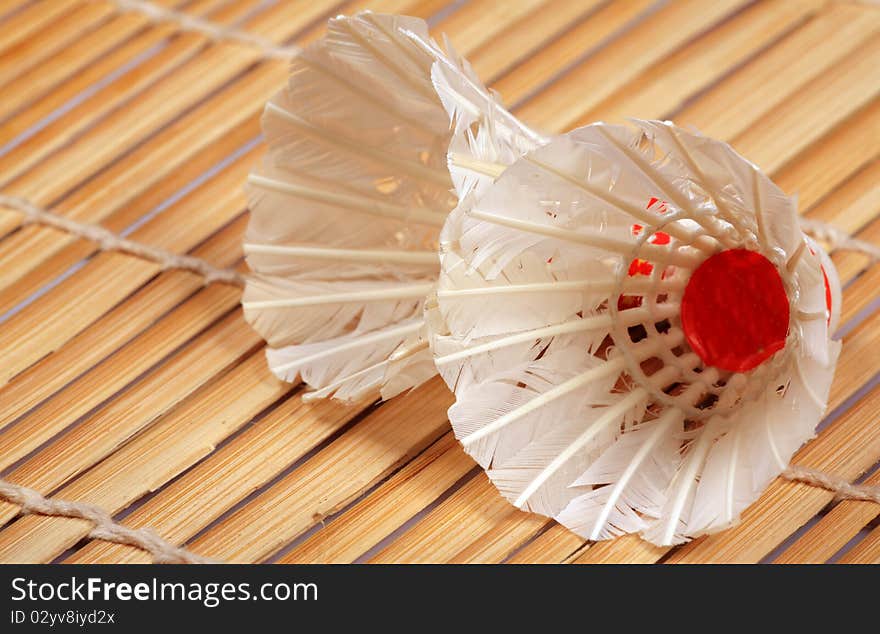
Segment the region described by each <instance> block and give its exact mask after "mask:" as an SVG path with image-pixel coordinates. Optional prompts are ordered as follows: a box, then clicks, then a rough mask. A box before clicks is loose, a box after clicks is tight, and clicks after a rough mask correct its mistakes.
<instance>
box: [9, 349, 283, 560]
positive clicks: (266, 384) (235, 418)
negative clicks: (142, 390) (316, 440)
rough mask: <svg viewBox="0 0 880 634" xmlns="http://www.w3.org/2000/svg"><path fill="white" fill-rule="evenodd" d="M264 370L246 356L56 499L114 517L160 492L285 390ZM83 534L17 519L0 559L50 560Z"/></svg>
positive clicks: (65, 523)
mask: <svg viewBox="0 0 880 634" xmlns="http://www.w3.org/2000/svg"><path fill="white" fill-rule="evenodd" d="M264 366H265V359H264V358H263V354H262V353H261V352H258V353H256V354H254V355H252V356H250V357H249V358H248V359H247V360H246V361H245V362H243V363H241V364H240V365H238V366H236V367H235V368H233V369H232V370H230V371H229V372H228V373H227V374H224V375H223V376H222V377H220V379H219V380H218V381H215V382H214V383H212V384H210V385H209V386H207V387H206V389H204V390H203V391H202V392H200V393H199V394H198V395H197V397H196V398H192V399H189V400H187V401H186V402H185V403H183V405H182V406H181V407H179V408H177V409H176V410H174V411H173V412H172V413H171V414H170V415H169V416H166V417H165V418H163V419H162V420H161V421H159V423H158V424H157V425H153V426H152V427H150V428H149V429H148V430H147V431H146V433H144V434H142V435H140V436H138V437H137V438H135V439H134V440H133V441H132V442H129V443H128V444H126V445H124V446H123V447H122V448H121V449H120V450H119V451H116V452H115V453H113V455H112V456H110V457H109V458H108V459H107V460H104V461H102V462H101V463H100V465H98V466H96V467H95V468H93V469H91V470H90V471H89V472H88V473H87V474H85V475H84V476H83V477H80V478H78V479H77V480H75V481H74V482H72V483H71V484H69V485H68V486H66V487H62V488H61V489H60V490H59V491H58V495H59V496H62V497H66V498H70V499H78V500H83V501H89V502H92V503H95V504H97V505H99V506H102V507H103V508H105V509H108V510H109V511H110V512H111V513H117V512H119V511H120V510H122V509H123V508H125V507H127V506H128V505H129V504H131V503H132V502H134V501H135V500H137V499H139V498H141V497H142V496H144V495H146V494H147V493H149V492H150V491H152V490H154V489H156V488H158V487H160V486H162V484H164V483H165V482H167V481H169V480H170V479H171V478H173V477H175V476H176V475H178V474H179V473H181V472H182V471H184V470H185V469H187V468H188V467H190V466H192V465H193V464H194V463H196V462H198V461H199V460H201V459H202V458H203V457H205V456H206V455H208V454H210V453H211V452H212V451H213V450H214V447H216V446H217V444H218V443H220V442H222V441H223V440H224V439H225V438H227V437H228V436H229V435H230V434H233V433H235V431H236V430H238V429H240V428H241V427H242V426H243V425H245V424H246V423H247V422H248V421H250V420H251V419H252V418H253V417H254V416H256V415H257V414H258V413H259V412H260V411H261V410H263V409H264V408H266V407H268V406H269V405H271V404H272V403H274V402H275V401H277V400H278V399H279V398H281V397H282V396H284V395H285V394H286V393H288V392H289V391H290V390H291V386H290V385H287V384H283V383H280V382H279V381H277V380H275V379H274V378H273V377H270V376H267V375H266V372H265V371H264ZM88 530H89V527H88V526H87V523H84V522H81V521H71V520H69V519H65V518H47V517H38V516H33V515H29V516H26V517H23V518H21V519H19V520H18V521H16V522H14V523H12V524H10V525H9V526H8V527H7V528H6V529H5V530H3V532H2V533H0V560H2V561H51V560H52V559H53V558H55V557H57V556H58V555H59V554H61V553H62V552H63V551H64V550H65V549H67V548H68V547H70V546H72V545H73V544H75V543H76V542H77V541H78V540H80V539H81V538H82V537H84V536H85V535H86V534H87V533H88Z"/></svg>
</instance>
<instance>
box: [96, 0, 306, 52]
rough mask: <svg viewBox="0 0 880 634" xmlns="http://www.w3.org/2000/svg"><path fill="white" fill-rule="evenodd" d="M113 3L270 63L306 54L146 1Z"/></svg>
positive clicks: (296, 47)
mask: <svg viewBox="0 0 880 634" xmlns="http://www.w3.org/2000/svg"><path fill="white" fill-rule="evenodd" d="M111 2H112V3H113V4H114V5H116V8H117V9H118V10H119V11H122V12H133V13H139V14H140V15H142V16H144V17H146V18H148V19H149V20H150V21H152V22H171V23H173V24H175V25H177V26H178V27H179V28H180V30H182V31H190V32H194V33H200V34H202V35H205V36H207V37H208V38H210V39H211V40H214V41H225V42H233V43H235V44H242V45H244V46H249V47H251V48H254V49H256V50H257V51H259V52H260V54H262V56H263V57H264V58H266V59H290V58H291V57H293V56H294V55H296V54H297V53H299V52H301V51H302V49H301V48H299V47H298V46H278V45H277V44H275V43H274V42H272V41H270V40H267V39H266V38H263V37H260V36H259V35H254V34H253V33H248V32H247V31H242V30H240V29H236V28H234V27H228V26H224V25H222V24H217V23H216V22H210V21H208V20H203V19H201V18H197V17H195V16H192V15H189V14H188V13H184V12H183V11H175V10H173V9H166V8H165V7H160V6H158V5H156V4H153V3H152V2H143V1H142V0H111Z"/></svg>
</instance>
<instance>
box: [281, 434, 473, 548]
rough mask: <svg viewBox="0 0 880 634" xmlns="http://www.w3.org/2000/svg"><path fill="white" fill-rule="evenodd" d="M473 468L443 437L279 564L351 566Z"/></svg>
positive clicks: (449, 438)
mask: <svg viewBox="0 0 880 634" xmlns="http://www.w3.org/2000/svg"><path fill="white" fill-rule="evenodd" d="M473 469H474V462H473V460H471V459H470V458H469V457H468V456H467V455H465V453H464V452H463V451H461V449H460V448H459V447H458V444H457V443H456V442H455V438H454V437H453V436H452V434H450V433H447V434H446V435H444V436H443V437H442V438H441V439H440V440H438V441H437V442H435V443H434V444H433V445H431V446H430V447H429V448H428V449H426V450H425V451H424V452H423V453H421V454H420V455H419V456H418V457H417V458H415V459H414V460H412V461H411V462H410V463H409V464H407V465H406V466H405V467H404V468H403V469H401V470H400V471H398V472H397V473H395V474H394V476H392V477H391V478H389V479H388V480H387V481H386V482H384V483H383V484H382V485H381V486H380V487H379V488H377V489H376V491H374V492H373V493H371V494H370V495H369V496H367V497H366V498H364V499H363V500H361V501H359V502H358V503H357V504H355V505H353V506H352V507H351V508H350V509H347V510H346V511H345V512H344V513H342V514H341V515H340V516H339V517H337V518H335V519H333V520H332V521H331V522H330V524H329V525H327V526H325V527H323V528H322V529H321V530H319V531H317V532H315V533H314V534H313V535H312V536H310V537H309V538H308V539H307V540H305V541H303V543H301V544H299V545H298V546H296V547H295V548H293V549H292V550H291V551H290V552H288V553H286V554H285V555H284V556H283V557H281V558H280V559H279V563H291V564H292V563H309V562H325V563H349V562H352V561H355V560H356V559H357V558H358V557H360V556H361V555H363V554H364V553H365V552H366V550H367V549H369V548H372V547H373V546H375V545H376V544H378V543H379V542H380V541H382V539H384V538H385V537H386V536H387V535H390V534H392V533H393V532H394V531H396V530H398V529H399V528H400V527H401V526H402V525H403V524H404V523H405V522H406V521H407V520H409V519H410V518H412V517H414V516H415V515H416V514H418V513H420V512H421V511H422V510H423V509H425V508H426V507H427V506H428V504H430V503H431V502H432V501H434V500H436V499H437V498H438V497H439V496H440V495H442V494H443V493H444V492H445V491H446V490H447V489H449V488H450V487H451V486H452V485H453V484H455V483H456V482H457V481H458V480H460V479H462V478H464V477H465V476H466V475H467V474H468V473H469V472H471V471H472V470H473ZM365 546H366V548H365Z"/></svg>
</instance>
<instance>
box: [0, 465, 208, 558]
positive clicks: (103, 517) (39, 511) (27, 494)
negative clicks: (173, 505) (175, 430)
mask: <svg viewBox="0 0 880 634" xmlns="http://www.w3.org/2000/svg"><path fill="white" fill-rule="evenodd" d="M0 498H2V499H4V500H5V501H7V502H9V503H11V504H15V505H17V506H18V507H20V508H21V512H22V513H23V514H32V515H48V516H53V517H67V518H71V519H80V520H86V521H87V522H91V523H92V524H94V528H92V530H91V531H90V532H89V537H91V538H92V539H102V540H104V541H107V542H113V543H115V544H125V545H127V546H134V547H135V548H140V549H141V550H144V551H146V552H148V553H150V555H152V557H153V561H154V562H155V563H157V564H209V563H218V562H215V561H213V560H211V559H208V558H207V557H202V556H201V555H197V554H195V553H192V552H190V551H188V550H186V549H185V548H180V547H178V546H175V545H174V544H172V543H170V542H167V541H165V540H164V539H162V538H161V537H159V535H158V534H157V533H156V532H155V531H153V530H152V529H149V528H137V529H135V528H129V527H128V526H125V525H123V524H120V523H119V522H116V521H114V520H113V518H112V517H111V516H110V514H109V513H107V511H105V510H104V509H102V508H100V507H98V506H95V505H94V504H86V503H85V502H71V501H68V500H56V499H50V498H47V497H44V496H43V495H41V494H40V492H39V491H35V490H34V489H29V488H27V487H23V486H21V485H18V484H13V483H11V482H7V481H6V480H0Z"/></svg>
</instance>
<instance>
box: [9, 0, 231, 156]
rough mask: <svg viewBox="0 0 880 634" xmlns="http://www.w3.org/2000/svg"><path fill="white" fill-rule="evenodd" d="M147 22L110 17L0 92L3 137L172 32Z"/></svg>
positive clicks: (209, 0) (206, 5)
mask: <svg viewBox="0 0 880 634" xmlns="http://www.w3.org/2000/svg"><path fill="white" fill-rule="evenodd" d="M183 3H184V2H183V0H180V1H177V2H167V1H166V2H163V3H161V4H163V5H166V6H168V7H169V8H176V7H178V6H179V5H182V4H183ZM217 6H218V4H217V2H213V0H200V1H197V2H195V3H193V4H191V5H189V8H188V11H189V12H191V13H192V14H193V15H199V13H204V12H205V11H206V10H208V9H211V8H216V7H217ZM148 25H151V22H150V21H149V20H148V19H147V18H145V17H144V16H142V15H139V14H135V13H126V14H123V15H119V16H115V17H113V18H112V19H111V20H108V21H107V22H106V23H105V24H103V25H101V26H100V27H98V28H96V29H94V30H93V31H90V32H88V33H83V34H82V36H81V37H80V38H79V39H78V40H77V41H76V42H74V43H72V44H71V45H70V46H68V47H66V48H65V49H64V54H63V55H58V56H55V57H52V58H50V59H47V60H45V61H44V62H43V63H42V64H40V65H39V66H38V67H36V68H33V69H31V70H30V71H28V72H25V73H22V74H21V76H19V77H17V78H16V79H15V80H14V81H12V82H10V83H9V84H7V86H6V89H5V90H4V91H3V95H2V96H0V104H2V106H0V113H2V117H3V118H4V119H5V121H3V123H2V124H0V133H2V138H4V139H13V138H15V137H17V136H18V135H19V134H21V133H23V132H24V131H26V130H27V129H28V128H30V127H31V126H33V125H35V124H37V123H38V122H39V121H40V120H42V119H43V118H44V117H46V116H47V115H49V114H50V113H52V112H53V111H54V110H56V109H57V108H59V107H61V106H62V105H63V104H65V103H66V102H68V101H69V100H70V99H72V98H73V97H75V96H76V95H78V94H80V93H81V92H83V91H85V90H87V89H89V87H90V86H92V85H93V84H94V83H95V82H97V81H99V80H101V79H103V78H105V77H107V76H109V75H111V73H113V72H119V71H120V69H122V68H124V67H125V65H126V64H127V63H133V62H136V60H137V57H138V56H139V55H143V54H146V53H148V52H149V51H150V49H152V48H153V47H154V46H157V45H159V44H161V43H162V42H163V41H164V40H165V39H166V38H168V37H170V36H172V35H174V34H175V33H176V32H177V29H176V27H174V25H172V24H163V25H157V26H155V27H153V26H151V27H150V28H144V27H147V26H148ZM12 113H15V116H11V115H12ZM6 117H10V118H8V119H6Z"/></svg>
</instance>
